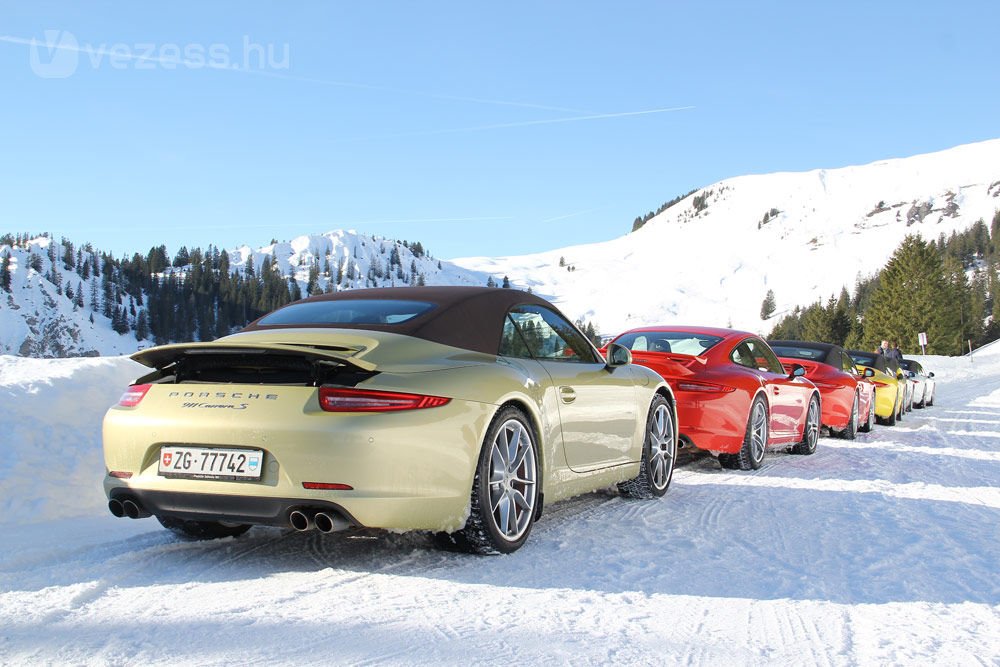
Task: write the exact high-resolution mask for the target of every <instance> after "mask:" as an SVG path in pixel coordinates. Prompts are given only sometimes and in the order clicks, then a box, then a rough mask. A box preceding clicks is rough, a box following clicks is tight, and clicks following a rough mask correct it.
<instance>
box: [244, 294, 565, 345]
mask: <svg viewBox="0 0 1000 667" xmlns="http://www.w3.org/2000/svg"><path fill="white" fill-rule="evenodd" d="M359 299H378V300H381V299H385V300H403V301H423V302H427V303H432V304H434V306H435V307H434V308H431V309H430V310H428V311H426V312H424V313H421V314H419V315H417V316H416V317H412V318H410V319H408V320H405V321H403V322H399V323H395V324H350V323H340V322H338V323H333V324H307V325H303V324H301V323H299V324H271V325H267V324H260V321H261V319H263V318H260V319H257V320H254V321H253V322H251V323H250V324H248V325H247V326H246V327H245V328H244V329H243V331H269V330H276V329H289V328H297V329H301V328H310V329H362V330H373V331H389V332H393V333H398V334H403V335H406V336H414V337H416V338H423V339H425V340H430V341H434V342H436V343H441V344H443V345H450V346H452V347H459V348H463V349H466V350H473V351H476V352H483V353H485V354H496V353H497V350H499V349H500V337H501V335H502V333H503V325H504V318H505V317H506V316H507V312H508V311H509V310H510V309H511V308H512V307H513V306H517V305H524V304H531V305H538V306H545V307H547V308H551V309H552V310H554V311H555V312H557V313H559V309H558V308H556V307H555V306H553V305H552V304H551V303H549V302H548V301H546V300H545V299H543V298H541V297H539V296H536V295H534V294H530V293H528V292H523V291H521V290H518V289H512V288H503V287H456V286H437V287H379V288H373V289H358V290H348V291H344V292H333V293H330V294H320V295H317V296H313V297H309V298H308V299H302V300H300V301H296V302H294V303H291V304H288V306H284V307H283V308H288V307H289V306H292V305H296V304H301V303H307V302H314V301H351V300H359ZM278 310H281V309H278ZM275 312H277V311H275ZM559 314H560V315H562V313H559ZM562 316H563V317H564V318H565V317H566V316H565V315H562ZM265 317H266V316H265ZM567 321H570V320H568V318H567Z"/></svg>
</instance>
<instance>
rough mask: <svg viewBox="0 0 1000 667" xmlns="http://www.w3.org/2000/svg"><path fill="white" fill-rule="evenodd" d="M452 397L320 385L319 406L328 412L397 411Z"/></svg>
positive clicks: (444, 401)
mask: <svg viewBox="0 0 1000 667" xmlns="http://www.w3.org/2000/svg"><path fill="white" fill-rule="evenodd" d="M450 401H451V399H450V398H442V397H441V396H425V395H424V394H404V393H402V392H396V391H373V390H371V389H347V388H343V387H320V388H319V407H321V408H323V410H325V411H326V412H395V411H397V410H421V409H423V408H438V407H441V406H442V405H447V404H448V403H449V402H450Z"/></svg>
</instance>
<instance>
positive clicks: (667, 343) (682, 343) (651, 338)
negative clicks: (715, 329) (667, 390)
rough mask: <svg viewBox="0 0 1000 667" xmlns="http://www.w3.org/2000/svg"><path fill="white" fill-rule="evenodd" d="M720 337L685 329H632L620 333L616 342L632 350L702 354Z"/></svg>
mask: <svg viewBox="0 0 1000 667" xmlns="http://www.w3.org/2000/svg"><path fill="white" fill-rule="evenodd" d="M720 340H722V338H720V337H719V336H710V335H708V334H698V333H689V332H686V331H632V332H629V333H626V334H622V335H621V336H620V337H619V338H618V339H617V340H615V342H616V343H618V344H619V345H624V346H625V347H627V348H628V349H630V350H632V351H633V352H673V353H674V354H690V355H692V356H695V357H696V356H698V355H700V354H704V352H705V350H707V349H709V348H710V347H712V346H713V345H715V344H716V343H718V342H719V341H720Z"/></svg>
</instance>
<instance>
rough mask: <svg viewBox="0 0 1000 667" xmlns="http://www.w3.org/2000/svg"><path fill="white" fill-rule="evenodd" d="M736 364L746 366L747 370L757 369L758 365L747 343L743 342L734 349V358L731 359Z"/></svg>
mask: <svg viewBox="0 0 1000 667" xmlns="http://www.w3.org/2000/svg"><path fill="white" fill-rule="evenodd" d="M730 358H731V359H732V360H733V362H734V363H737V364H739V365H740V366H746V367H747V368H757V364H756V362H755V361H754V358H753V353H752V352H751V351H750V346H749V345H747V343H746V341H743V342H742V343H740V344H739V345H737V346H736V347H735V348H733V354H732V357H730Z"/></svg>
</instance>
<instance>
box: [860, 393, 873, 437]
mask: <svg viewBox="0 0 1000 667" xmlns="http://www.w3.org/2000/svg"><path fill="white" fill-rule="evenodd" d="M874 427H875V397H874V396H873V397H872V401H871V403H870V404H869V405H868V419H866V420H865V423H864V424H862V425H861V426H859V427H858V430H859V431H861V432H862V433H871V431H872V429H873V428H874Z"/></svg>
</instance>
